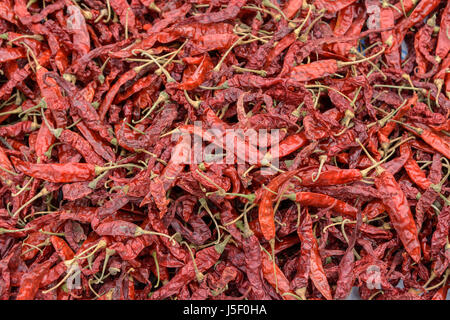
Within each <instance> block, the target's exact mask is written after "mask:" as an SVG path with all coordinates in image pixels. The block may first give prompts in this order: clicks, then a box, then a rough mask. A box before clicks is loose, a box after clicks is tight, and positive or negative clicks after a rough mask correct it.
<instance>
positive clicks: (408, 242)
mask: <svg viewBox="0 0 450 320" xmlns="http://www.w3.org/2000/svg"><path fill="white" fill-rule="evenodd" d="M375 186H376V187H377V189H378V190H379V191H380V192H381V194H382V201H383V204H384V206H385V208H386V211H387V212H388V213H389V217H390V219H391V222H392V225H393V226H394V228H395V230H396V231H397V233H398V236H399V238H400V240H401V241H402V243H403V245H404V246H405V249H406V251H407V252H408V253H409V255H410V256H411V258H412V259H413V260H414V261H416V262H419V261H420V258H421V250H420V242H419V240H418V237H417V228H416V224H415V222H414V218H413V216H412V214H411V210H410V208H409V204H408V200H406V196H405V194H404V193H403V191H401V188H400V186H399V184H398V183H397V181H396V180H395V178H394V177H393V175H392V174H390V173H389V172H387V171H383V172H382V173H381V174H380V176H378V177H377V178H376V180H375Z"/></svg>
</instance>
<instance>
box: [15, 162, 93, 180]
mask: <svg viewBox="0 0 450 320" xmlns="http://www.w3.org/2000/svg"><path fill="white" fill-rule="evenodd" d="M12 161H13V163H14V167H15V168H16V169H17V170H18V171H21V172H23V173H24V174H26V175H28V176H31V177H34V178H36V179H42V180H45V181H49V182H55V183H67V182H77V181H90V180H92V179H93V178H94V177H95V166H94V165H92V164H88V163H77V164H73V163H65V164H34V163H29V162H25V161H22V160H20V159H17V158H12Z"/></svg>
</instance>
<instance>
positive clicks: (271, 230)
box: [258, 170, 299, 240]
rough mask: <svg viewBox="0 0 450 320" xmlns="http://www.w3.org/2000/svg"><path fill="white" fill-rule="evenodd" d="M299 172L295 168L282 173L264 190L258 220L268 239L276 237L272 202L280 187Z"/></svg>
mask: <svg viewBox="0 0 450 320" xmlns="http://www.w3.org/2000/svg"><path fill="white" fill-rule="evenodd" d="M298 172H299V170H294V171H290V172H285V173H282V174H280V175H279V176H277V177H276V178H274V179H273V180H272V181H271V182H270V183H269V184H268V185H267V186H266V187H265V189H264V190H263V192H262V195H261V198H260V203H259V209H258V220H259V225H260V227H261V232H262V234H263V235H264V238H265V239H266V240H271V239H274V238H275V230H276V228H275V221H274V210H273V207H272V204H273V201H274V199H275V196H276V194H277V192H278V189H279V188H280V187H281V186H282V185H283V183H285V182H286V181H288V180H290V179H291V178H292V177H293V176H295V175H296V174H297V173H298Z"/></svg>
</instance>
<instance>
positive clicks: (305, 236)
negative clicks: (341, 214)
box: [293, 212, 332, 300]
mask: <svg viewBox="0 0 450 320" xmlns="http://www.w3.org/2000/svg"><path fill="white" fill-rule="evenodd" d="M297 234H298V237H299V238H300V241H301V242H302V253H301V254H302V256H303V255H304V254H305V252H304V251H308V255H309V264H310V266H309V268H310V269H309V270H310V271H309V276H310V277H311V280H312V281H313V283H314V286H315V287H316V288H317V289H318V290H319V291H320V292H321V293H322V294H323V296H324V297H325V298H326V299H328V300H331V299H332V295H331V289H330V285H329V284H328V280H327V277H326V274H325V271H324V269H323V265H322V259H321V257H320V254H319V247H318V245H317V241H316V238H315V236H314V233H313V229H312V220H311V216H310V215H309V214H308V212H306V213H305V216H304V218H303V221H302V223H301V224H300V225H299V227H298V228H297ZM303 243H304V245H303ZM300 261H301V259H300ZM300 261H299V262H300ZM293 281H295V280H293ZM303 288H304V289H306V287H303ZM298 289H300V291H301V289H302V287H299V288H298ZM304 289H303V290H304ZM296 292H297V291H296Z"/></svg>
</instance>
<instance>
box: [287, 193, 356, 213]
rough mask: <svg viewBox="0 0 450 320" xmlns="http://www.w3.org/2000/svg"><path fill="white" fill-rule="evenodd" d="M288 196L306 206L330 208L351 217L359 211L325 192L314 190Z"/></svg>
mask: <svg viewBox="0 0 450 320" xmlns="http://www.w3.org/2000/svg"><path fill="white" fill-rule="evenodd" d="M286 197H288V198H289V199H291V200H293V201H296V202H298V203H300V204H301V205H304V206H313V207H318V208H328V209H330V210H333V211H336V212H337V213H339V214H341V215H347V216H350V217H356V214H357V212H358V210H357V209H356V208H354V207H352V206H351V205H349V204H347V203H345V202H343V201H341V200H338V199H335V198H332V197H330V196H327V195H325V194H320V193H314V192H297V193H296V194H295V195H294V194H292V195H287V196H286Z"/></svg>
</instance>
